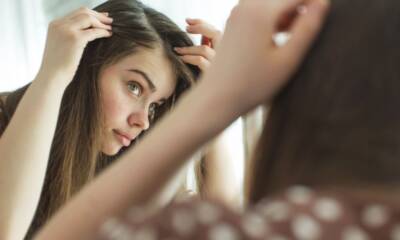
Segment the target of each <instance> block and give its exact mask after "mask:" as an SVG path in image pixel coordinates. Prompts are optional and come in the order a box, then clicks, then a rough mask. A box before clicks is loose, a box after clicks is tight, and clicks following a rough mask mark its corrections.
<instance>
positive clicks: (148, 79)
mask: <svg viewBox="0 0 400 240" xmlns="http://www.w3.org/2000/svg"><path fill="white" fill-rule="evenodd" d="M128 71H129V72H134V73H137V74H139V75H140V76H142V77H143V78H144V80H146V83H147V84H148V85H149V87H150V90H151V91H152V92H155V91H157V88H156V86H155V85H154V83H153V81H151V79H150V78H149V76H148V75H147V73H145V72H143V71H141V70H139V69H128ZM166 101H167V100H166V99H165V98H162V99H160V102H161V104H163V103H164V102H166Z"/></svg>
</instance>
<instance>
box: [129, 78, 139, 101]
mask: <svg viewBox="0 0 400 240" xmlns="http://www.w3.org/2000/svg"><path fill="white" fill-rule="evenodd" d="M128 89H129V91H131V92H132V93H133V94H134V95H135V96H137V97H139V96H140V95H142V86H140V84H139V83H137V82H133V81H131V82H129V83H128Z"/></svg>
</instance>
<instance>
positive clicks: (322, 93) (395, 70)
mask: <svg viewBox="0 0 400 240" xmlns="http://www.w3.org/2000/svg"><path fill="white" fill-rule="evenodd" d="M331 2H332V3H331V5H332V6H331V12H330V15H329V16H328V18H327V22H326V25H325V27H324V29H323V31H322V33H321V34H320V36H319V38H318V39H317V41H316V43H315V45H314V46H313V48H312V49H311V51H310V52H309V54H308V56H307V58H306V59H305V61H304V62H303V64H302V66H301V67H300V68H299V71H298V72H297V73H296V74H295V75H294V76H293V78H292V79H291V81H290V83H289V85H288V86H287V87H286V88H285V89H283V90H282V91H281V92H280V94H279V95H278V96H277V97H276V99H275V101H274V102H273V105H272V108H271V111H270V114H269V116H268V119H267V120H266V125H265V128H264V131H263V133H262V136H261V139H260V141H259V143H258V147H257V151H256V154H255V158H254V161H253V162H252V164H251V165H250V172H249V174H248V187H249V191H248V200H249V203H254V202H257V201H259V200H260V199H262V198H263V197H266V196H268V195H270V194H273V193H275V192H278V191H281V190H283V189H285V188H287V187H289V186H291V185H297V184H301V185H307V186H311V187H317V188H319V187H324V188H330V187H335V188H349V187H351V188H363V187H367V186H374V187H379V186H395V185H397V184H398V183H399V182H400V111H399V109H400V94H399V89H400V81H399V79H400V70H399V63H400V47H399V42H400V31H399V27H400V2H399V1H396V0H380V1H376V0H331Z"/></svg>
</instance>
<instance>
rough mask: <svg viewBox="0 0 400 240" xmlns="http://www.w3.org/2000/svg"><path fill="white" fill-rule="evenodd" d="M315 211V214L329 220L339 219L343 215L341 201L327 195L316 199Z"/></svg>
mask: <svg viewBox="0 0 400 240" xmlns="http://www.w3.org/2000/svg"><path fill="white" fill-rule="evenodd" d="M313 212H314V214H315V216H317V217H318V218H320V219H322V220H325V221H328V222H333V221H337V220H338V219H339V218H340V216H341V215H342V209H341V206H340V205H339V203H338V202H337V201H336V200H334V199H331V198H326V197H324V198H320V199H318V200H317V201H316V203H315V205H314V208H313Z"/></svg>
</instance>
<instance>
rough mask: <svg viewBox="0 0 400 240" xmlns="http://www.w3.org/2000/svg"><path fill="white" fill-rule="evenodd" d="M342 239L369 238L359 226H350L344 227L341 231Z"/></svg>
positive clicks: (356, 239) (366, 239)
mask: <svg viewBox="0 0 400 240" xmlns="http://www.w3.org/2000/svg"><path fill="white" fill-rule="evenodd" d="M342 239H343V240H369V237H368V235H367V233H366V232H365V231H363V230H361V229H360V228H359V227H356V226H350V227H346V228H345V230H344V231H343V236H342Z"/></svg>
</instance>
